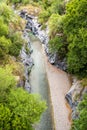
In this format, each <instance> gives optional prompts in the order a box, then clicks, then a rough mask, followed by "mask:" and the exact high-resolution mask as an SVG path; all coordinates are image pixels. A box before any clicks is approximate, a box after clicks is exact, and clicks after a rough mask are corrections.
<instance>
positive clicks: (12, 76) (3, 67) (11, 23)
mask: <svg viewBox="0 0 87 130" xmlns="http://www.w3.org/2000/svg"><path fill="white" fill-rule="evenodd" d="M0 2H1V3H0V130H5V129H6V130H33V124H34V123H35V122H38V121H39V120H40V116H41V114H42V113H43V112H44V111H45V109H46V102H45V101H42V100H41V98H40V96H39V95H34V94H29V93H28V92H27V91H25V90H24V89H23V88H22V87H21V88H17V85H18V82H19V81H20V80H21V79H22V80H24V74H23V67H22V65H21V63H19V62H18V60H17V61H16V59H18V56H19V54H20V50H21V48H22V45H23V43H25V41H24V40H23V39H22V30H23V27H24V24H25V22H23V20H22V19H21V18H20V17H18V16H17V15H16V14H15V13H14V11H13V10H12V9H11V7H10V6H8V5H7V4H6V2H8V0H7V1H4V0H2V1H0ZM12 2H15V1H12ZM16 2H17V1H16ZM22 2H23V3H24V4H26V2H29V1H28V0H24V1H22ZM27 51H28V49H27Z"/></svg>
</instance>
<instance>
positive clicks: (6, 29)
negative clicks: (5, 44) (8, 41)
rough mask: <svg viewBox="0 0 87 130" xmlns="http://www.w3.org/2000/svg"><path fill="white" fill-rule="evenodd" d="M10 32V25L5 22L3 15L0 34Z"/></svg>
mask: <svg viewBox="0 0 87 130" xmlns="http://www.w3.org/2000/svg"><path fill="white" fill-rule="evenodd" d="M7 34H8V26H7V25H6V24H5V23H4V20H3V17H0V36H3V35H5V36H6V35H7Z"/></svg>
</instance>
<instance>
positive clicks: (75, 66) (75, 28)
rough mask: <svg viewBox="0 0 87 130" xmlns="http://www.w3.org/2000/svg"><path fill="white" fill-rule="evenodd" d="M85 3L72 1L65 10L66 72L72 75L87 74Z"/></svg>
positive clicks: (82, 0) (81, 0)
mask: <svg viewBox="0 0 87 130" xmlns="http://www.w3.org/2000/svg"><path fill="white" fill-rule="evenodd" d="M86 6H87V1H86V0H72V1H71V2H69V4H68V5H67V8H66V14H65V20H64V33H65V35H66V36H67V42H68V52H67V64H68V70H69V71H70V72H71V73H74V74H81V73H82V75H86V74H87V60H86V59H87V55H86V52H87V30H86V27H87V24H86V19H87V16H86V13H87V9H86Z"/></svg>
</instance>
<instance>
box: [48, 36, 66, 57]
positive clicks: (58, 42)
mask: <svg viewBox="0 0 87 130" xmlns="http://www.w3.org/2000/svg"><path fill="white" fill-rule="evenodd" d="M65 45H66V44H64V38H63V37H62V36H55V37H54V38H52V39H51V40H50V41H49V47H50V51H51V52H57V53H58V54H59V57H60V59H62V58H64V57H65V54H66V51H67V48H65Z"/></svg>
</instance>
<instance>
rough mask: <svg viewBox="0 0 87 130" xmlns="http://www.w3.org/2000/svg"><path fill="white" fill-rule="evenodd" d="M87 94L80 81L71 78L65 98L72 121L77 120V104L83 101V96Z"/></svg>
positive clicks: (86, 88) (86, 87)
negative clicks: (70, 84) (70, 109)
mask: <svg viewBox="0 0 87 130" xmlns="http://www.w3.org/2000/svg"><path fill="white" fill-rule="evenodd" d="M85 93H87V86H85V87H83V86H82V84H81V81H79V80H78V79H77V78H76V77H74V78H73V81H72V86H71V88H70V90H69V91H68V93H67V94H66V96H65V98H66V100H67V101H68V103H69V105H70V107H71V108H72V119H76V118H78V113H77V106H78V103H79V102H80V101H81V100H82V99H83V95H84V94H85Z"/></svg>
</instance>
